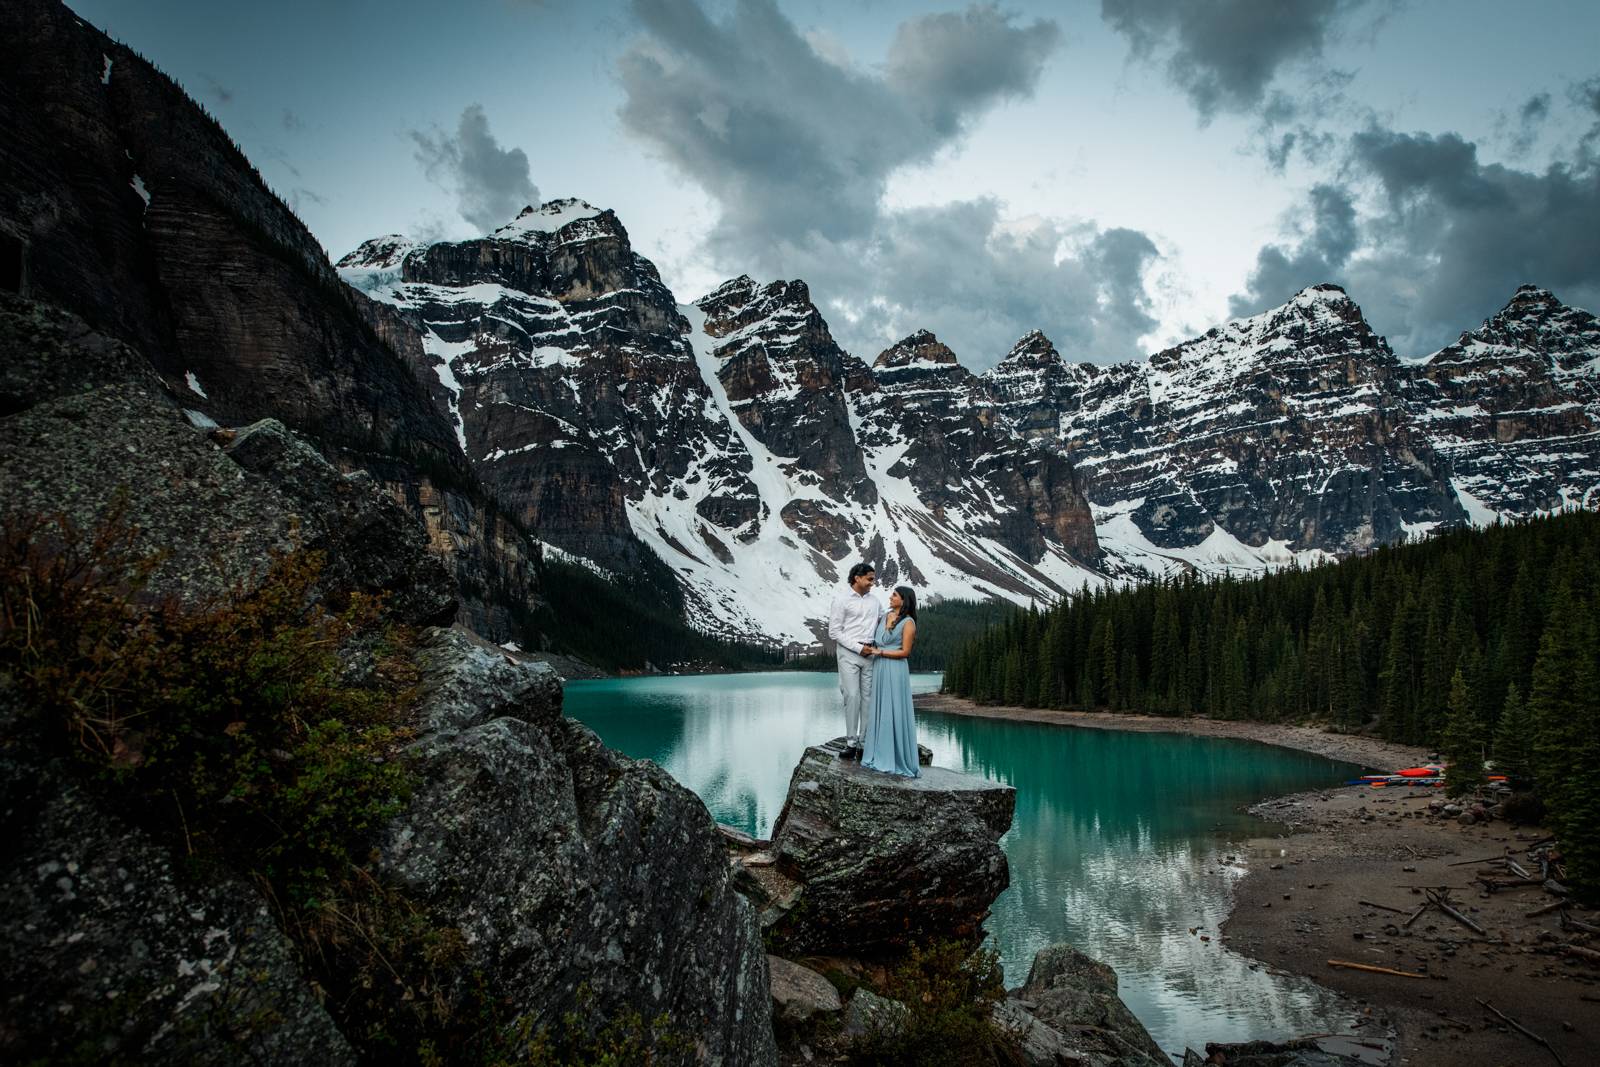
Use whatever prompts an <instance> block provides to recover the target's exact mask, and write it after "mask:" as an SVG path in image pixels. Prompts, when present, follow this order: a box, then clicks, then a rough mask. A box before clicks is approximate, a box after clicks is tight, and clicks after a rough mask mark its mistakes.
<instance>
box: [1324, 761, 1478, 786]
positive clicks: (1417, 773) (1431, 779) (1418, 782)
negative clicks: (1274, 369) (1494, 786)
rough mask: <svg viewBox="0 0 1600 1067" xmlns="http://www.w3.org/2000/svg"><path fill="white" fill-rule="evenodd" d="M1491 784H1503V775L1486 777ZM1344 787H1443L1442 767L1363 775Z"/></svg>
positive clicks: (1431, 766) (1421, 767) (1432, 766)
mask: <svg viewBox="0 0 1600 1067" xmlns="http://www.w3.org/2000/svg"><path fill="white" fill-rule="evenodd" d="M1488 780H1489V781H1491V782H1503V781H1505V780H1506V776H1505V775H1503V774H1491V775H1489V776H1488ZM1345 785H1365V786H1371V787H1372V788H1373V789H1383V788H1385V787H1386V786H1392V785H1409V786H1423V785H1427V786H1440V785H1444V765H1443V764H1440V763H1425V764H1423V765H1422V766H1420V767H1406V768H1404V769H1403V770H1398V771H1395V772H1394V773H1392V774H1363V775H1362V776H1361V777H1360V778H1352V779H1350V780H1349V781H1348V782H1346V783H1345Z"/></svg>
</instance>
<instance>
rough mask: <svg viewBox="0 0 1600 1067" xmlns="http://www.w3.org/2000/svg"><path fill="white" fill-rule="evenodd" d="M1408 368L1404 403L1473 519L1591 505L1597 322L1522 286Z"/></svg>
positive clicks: (1598, 396) (1598, 481) (1596, 440)
mask: <svg viewBox="0 0 1600 1067" xmlns="http://www.w3.org/2000/svg"><path fill="white" fill-rule="evenodd" d="M1406 371H1407V390H1406V400H1407V410H1408V412H1409V413H1410V415H1411V417H1412V418H1413V419H1414V420H1415V421H1416V422H1417V423H1418V424H1420V425H1422V426H1423V427H1425V428H1426V432H1427V434H1428V436H1429V438H1430V439H1431V440H1432V441H1433V444H1434V447H1435V448H1436V449H1437V450H1438V451H1439V453H1440V454H1441V455H1443V456H1445V457H1446V458H1447V459H1448V460H1449V462H1450V465H1451V467H1452V470H1453V476H1452V482H1453V484H1454V485H1455V487H1456V491H1457V493H1458V495H1459V496H1460V497H1461V500H1462V503H1463V504H1464V505H1465V506H1466V507H1467V509H1468V511H1469V512H1471V513H1472V515H1473V518H1474V521H1478V522H1482V521H1484V520H1485V519H1489V520H1490V521H1492V517H1493V516H1494V515H1497V514H1498V515H1506V516H1513V517H1515V516H1523V515H1532V514H1536V513H1538V512H1544V511H1551V510H1554V509H1557V508H1562V507H1574V506H1576V507H1595V506H1597V505H1600V322H1597V321H1596V319H1595V317H1594V316H1593V315H1591V314H1589V313H1588V312H1586V311H1580V310H1578V309H1577V308H1571V307H1567V306H1566V305H1565V304H1563V303H1561V302H1560V301H1559V300H1557V299H1556V298H1555V296H1554V295H1552V294H1551V293H1550V292H1549V291H1548V290H1545V289H1539V288H1537V287H1535V286H1531V285H1525V286H1523V287H1522V288H1520V289H1518V290H1517V292H1516V295H1515V296H1513V297H1512V298H1511V302H1510V303H1509V304H1507V305H1506V306H1505V307H1504V308H1503V309H1502V310H1501V311H1499V312H1498V313H1496V314H1495V315H1494V316H1492V317H1491V318H1489V319H1488V320H1487V321H1486V322H1484V324H1483V325H1482V326H1480V327H1479V328H1478V329H1476V330H1472V331H1470V332H1468V333H1464V334H1462V335H1461V338H1460V340H1458V341H1457V342H1456V343H1455V344H1452V345H1450V346H1448V347H1447V348H1444V349H1442V350H1440V351H1439V352H1436V353H1434V354H1433V355H1432V356H1430V357H1429V358H1428V359H1427V360H1425V361H1423V362H1421V363H1420V364H1418V365H1415V366H1409V367H1407V368H1406Z"/></svg>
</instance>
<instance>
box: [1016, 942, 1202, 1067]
mask: <svg viewBox="0 0 1600 1067" xmlns="http://www.w3.org/2000/svg"><path fill="white" fill-rule="evenodd" d="M1011 995H1012V997H1013V998H1014V999H1016V1000H1017V1001H1018V1002H1019V1003H1020V1006H1021V1007H1023V1008H1024V1009H1026V1010H1027V1011H1028V1013H1029V1014H1031V1015H1032V1016H1033V1018H1035V1019H1037V1020H1038V1021H1039V1022H1042V1023H1044V1024H1045V1025H1046V1026H1048V1027H1050V1028H1051V1029H1052V1030H1055V1031H1056V1032H1057V1033H1059V1034H1061V1035H1062V1036H1063V1037H1064V1038H1066V1040H1067V1041H1068V1043H1070V1044H1071V1045H1072V1046H1073V1047H1075V1048H1077V1049H1078V1050H1079V1052H1080V1054H1081V1055H1082V1057H1083V1059H1084V1061H1085V1062H1088V1063H1093V1064H1097V1065H1102V1064H1103V1065H1107V1067H1109V1065H1116V1067H1147V1065H1151V1064H1160V1065H1162V1067H1166V1065H1167V1064H1170V1063H1171V1062H1172V1060H1171V1059H1170V1058H1169V1057H1168V1056H1167V1054H1166V1053H1165V1052H1163V1051H1162V1050H1161V1046H1160V1045H1157V1044H1156V1041H1155V1038H1153V1037H1151V1036H1150V1031H1148V1030H1146V1029H1145V1028H1144V1024H1143V1023H1141V1022H1139V1020H1138V1019H1137V1018H1135V1017H1134V1014H1133V1012H1131V1011H1129V1010H1128V1006H1127V1005H1126V1004H1124V1003H1122V998H1121V997H1119V996H1118V995H1117V972H1116V971H1113V970H1112V969H1111V968H1110V967H1108V966H1107V965H1106V964H1104V963H1101V962H1100V961H1099V960H1097V959H1094V958H1093V957H1091V956H1086V955H1084V954H1083V953H1081V952H1079V951H1078V950H1077V949H1075V948H1073V947H1072V946H1070V945H1051V946H1050V947H1048V948H1045V949H1042V950H1041V951H1040V952H1039V954H1038V955H1036V956H1035V957H1034V958H1033V966H1032V968H1030V969H1029V971H1028V980H1027V981H1026V982H1025V983H1023V985H1022V988H1020V989H1017V990H1014V991H1013V992H1012V994H1011Z"/></svg>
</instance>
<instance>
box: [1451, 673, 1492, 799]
mask: <svg viewBox="0 0 1600 1067" xmlns="http://www.w3.org/2000/svg"><path fill="white" fill-rule="evenodd" d="M1444 756H1445V760H1446V761H1447V762H1446V765H1445V771H1444V782H1445V791H1446V792H1448V793H1449V794H1450V795H1451V796H1453V797H1458V796H1461V795H1463V794H1465V793H1470V792H1472V791H1473V790H1474V789H1476V788H1478V786H1480V785H1482V784H1483V723H1482V722H1481V721H1480V720H1479V719H1478V706H1477V699H1476V698H1475V697H1474V696H1473V694H1472V687H1471V686H1469V685H1468V684H1467V676H1466V672H1465V671H1463V670H1462V669H1461V668H1460V667H1457V668H1456V672H1455V674H1453V675H1451V677H1450V716H1449V719H1448V720H1447V722H1446V723H1445V730H1444Z"/></svg>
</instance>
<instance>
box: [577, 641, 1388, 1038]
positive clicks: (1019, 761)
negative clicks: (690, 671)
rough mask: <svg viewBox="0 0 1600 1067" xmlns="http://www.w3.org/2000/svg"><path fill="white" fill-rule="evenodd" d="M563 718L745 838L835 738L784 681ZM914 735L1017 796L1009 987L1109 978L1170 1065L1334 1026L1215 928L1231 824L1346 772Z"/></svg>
mask: <svg viewBox="0 0 1600 1067" xmlns="http://www.w3.org/2000/svg"><path fill="white" fill-rule="evenodd" d="M912 680H913V688H914V689H915V690H916V691H918V692H924V691H930V690H935V689H937V688H938V684H939V676H938V675H933V674H923V675H913V678H912ZM566 710H567V714H569V715H570V716H572V717H573V718H575V719H578V720H580V721H582V722H584V723H586V724H588V725H589V726H590V727H591V728H593V729H594V730H595V732H596V733H598V734H599V735H600V737H601V738H602V739H603V740H604V741H605V742H606V743H607V744H608V745H611V746H612V747H614V748H617V749H619V750H621V751H622V752H625V753H627V754H628V755H630V756H635V757H639V758H646V759H651V760H654V761H655V762H656V763H658V764H660V765H661V766H662V767H664V768H665V769H666V770H667V771H668V772H670V773H671V774H672V776H673V777H674V778H676V779H677V780H678V781H680V782H682V783H683V784H684V785H686V786H687V787H689V788H690V789H692V790H694V791H695V792H696V793H697V794H699V796H700V797H701V798H702V799H703V800H704V801H705V803H706V806H707V807H708V808H710V809H711V813H712V815H714V816H715V817H716V818H717V819H718V820H719V821H721V822H725V823H728V824H730V825H733V826H737V827H739V828H740V829H742V830H745V831H747V832H749V833H753V834H755V835H757V836H758V837H765V836H767V835H768V834H770V833H771V831H772V825H773V822H774V821H775V820H776V819H777V817H778V812H779V811H780V810H781V808H782V806H783V799H784V795H785V793H786V792H787V790H788V785H789V776H790V774H791V772H792V771H793V770H794V766H795V764H796V762H798V760H799V758H800V755H801V753H802V752H803V751H804V749H805V747H806V745H808V744H816V743H818V742H821V741H825V740H827V739H829V738H831V737H834V736H837V735H838V734H839V733H840V732H841V726H842V722H843V718H842V715H841V713H840V711H839V707H838V691H837V688H836V686H835V681H834V679H833V677H832V676H831V675H823V674H803V673H786V672H773V673H766V674H738V675H705V676H695V677H672V678H630V679H608V680H604V681H594V682H574V683H570V684H569V685H568V686H567V695H566ZM918 728H919V732H920V734H921V740H922V742H923V743H924V744H926V745H927V746H928V747H929V748H931V749H933V752H934V761H935V762H936V763H938V764H940V765H942V766H947V767H953V768H955V769H958V770H962V771H965V772H967V773H969V774H977V775H983V776H985V777H988V778H992V779H995V780H996V781H1001V782H1005V783H1006V784H1008V785H1012V786H1015V787H1016V790H1017V811H1016V818H1015V820H1014V821H1013V823H1012V828H1011V831H1010V833H1008V834H1007V835H1006V837H1005V839H1004V840H1003V841H1002V842H1001V843H1002V846H1003V847H1004V848H1005V851H1006V855H1007V857H1008V859H1009V861H1010V864H1011V888H1010V889H1008V890H1007V891H1006V892H1005V893H1004V894H1002V895H1001V897H1000V899H999V900H997V901H996V902H995V906H994V912H993V916H992V917H991V918H990V920H989V923H988V927H989V929H990V931H991V932H992V934H993V940H994V945H995V947H996V948H997V949H998V950H999V951H1000V955H1001V960H1002V962H1003V963H1004V964H1005V969H1006V978H1007V982H1008V983H1009V984H1011V985H1016V984H1019V983H1020V982H1021V981H1022V980H1023V978H1025V977H1026V976H1027V968H1028V964H1029V963H1030V962H1031V960H1032V959H1033V955H1034V953H1036V952H1037V951H1038V950H1039V949H1041V948H1043V947H1044V946H1046V945H1048V944H1051V943H1054V942H1057V941H1065V942H1068V943H1070V944H1072V945H1074V946H1075V947H1077V948H1079V949H1080V950H1082V951H1084V952H1086V953H1088V954H1089V955H1091V956H1094V957H1096V958H1098V959H1101V960H1104V961H1105V962H1106V963H1108V964H1110V965H1111V966H1112V967H1113V968H1115V969H1116V971H1117V975H1118V979H1119V982H1120V991H1121V994H1122V998H1123V1000H1124V1001H1126V1002H1127V1004H1128V1006H1129V1007H1130V1008H1131V1009H1132V1010H1133V1011H1134V1013H1135V1014H1137V1015H1138V1016H1139V1018H1140V1020H1141V1021H1142V1022H1143V1023H1144V1024H1145V1026H1147V1027H1148V1028H1149V1029H1150V1032H1151V1033H1152V1034H1154V1035H1155V1038H1156V1040H1157V1041H1159V1042H1160V1043H1161V1045H1162V1047H1163V1048H1166V1049H1168V1050H1169V1051H1181V1050H1182V1048H1183V1046H1184V1045H1185V1044H1186V1043H1187V1044H1190V1045H1193V1046H1195V1047H1200V1046H1201V1045H1202V1044H1203V1043H1204V1042H1206V1041H1245V1040H1251V1039H1255V1038H1281V1037H1288V1036H1294V1035H1298V1034H1302V1033H1311V1032H1332V1031H1347V1030H1348V1029H1349V1028H1350V1026H1351V1025H1353V1014H1354V1013H1353V1009H1352V1008H1351V1007H1350V1006H1349V1005H1348V1004H1346V1003H1343V1002H1340V1001H1338V1000H1337V999H1336V998H1335V997H1334V996H1333V994H1331V993H1329V992H1327V991H1326V990H1323V989H1321V988H1320V987H1318V986H1316V985H1314V984H1312V983H1310V982H1307V981H1304V980H1301V979H1296V978H1292V977H1288V976H1283V975H1275V974H1271V973H1269V972H1268V971H1267V970H1266V969H1265V968H1264V967H1261V966H1259V965H1257V964H1255V963H1254V962H1253V961H1251V960H1248V959H1246V958H1245V957H1243V956H1239V955H1236V954H1234V953H1232V952H1230V951H1228V950H1227V949H1225V948H1223V947H1222V944H1221V942H1220V940H1219V939H1218V927H1219V926H1220V924H1221V923H1222V921H1223V920H1224V919H1225V918H1226V917H1227V913H1228V909H1229V902H1230V892H1231V886H1232V884H1233V882H1234V881H1235V880H1237V879H1238V878H1240V877H1242V876H1243V875H1244V873H1245V869H1246V863H1247V862H1248V861H1249V860H1251V859H1255V858H1256V857H1246V856H1244V855H1243V854H1242V853H1241V852H1240V847H1241V846H1240V844H1239V843H1241V842H1243V841H1245V840H1247V839H1248V838H1251V837H1255V836H1259V835H1261V834H1263V833H1264V832H1266V831H1268V830H1269V827H1268V825H1267V824H1265V823H1263V822H1261V821H1260V820H1258V819H1255V818H1252V817H1250V816H1248V815H1245V814H1244V813H1243V810H1242V809H1243V807H1244V806H1246V805H1248V804H1250V803H1252V802H1254V801H1256V800H1259V799H1261V798H1263V797H1267V796H1272V795H1275V794H1282V793H1290V792H1296V791H1299V790H1304V789H1310V788H1315V787H1318V786H1326V785H1333V784H1336V783H1339V782H1342V781H1344V780H1346V779H1347V778H1350V777H1352V776H1353V775H1355V774H1359V773H1360V770H1359V768H1356V767H1355V766H1353V765H1351V764H1346V763H1340V762H1337V761H1334V760H1329V759H1325V758H1323V757H1320V756H1313V755H1310V754H1306V753H1299V752H1293V751H1290V750H1287V749H1279V748H1272V747H1270V746H1267V745H1260V744H1254V743H1251V742H1243V741H1235V740H1229V739H1222V738H1210V737H1190V736H1186V735H1181V734H1144V733H1124V732H1118V731H1110V730H1092V729H1068V728H1062V727H1057V726H1043V725H1039V724H1034V723H1018V722H1006V721H1001V720H992V719H971V718H963V717H961V716H954V715H937V714H924V715H920V716H919V717H918ZM1229 857H1233V860H1232V862H1229V859H1228V858H1229ZM1263 861H1264V860H1263ZM1191 928H1196V932H1195V933H1194V934H1191V933H1190V932H1189V931H1190V929H1191ZM1202 934H1203V935H1208V936H1209V937H1210V938H1211V940H1210V941H1202V940H1201V939H1200V937H1201V935H1202Z"/></svg>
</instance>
